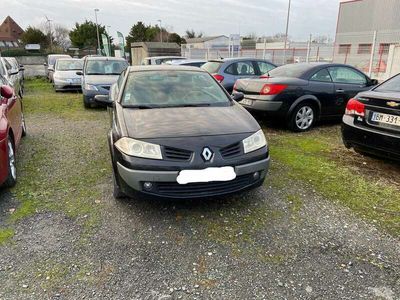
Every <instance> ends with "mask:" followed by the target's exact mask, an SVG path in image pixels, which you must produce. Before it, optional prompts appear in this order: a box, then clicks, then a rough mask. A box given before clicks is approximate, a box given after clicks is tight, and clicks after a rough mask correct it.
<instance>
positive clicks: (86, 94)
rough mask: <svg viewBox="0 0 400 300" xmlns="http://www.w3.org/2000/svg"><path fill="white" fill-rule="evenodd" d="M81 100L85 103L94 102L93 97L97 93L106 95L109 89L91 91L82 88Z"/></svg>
mask: <svg viewBox="0 0 400 300" xmlns="http://www.w3.org/2000/svg"><path fill="white" fill-rule="evenodd" d="M82 94H83V101H85V103H87V104H96V102H95V100H94V97H95V96H97V95H108V94H109V91H107V90H104V91H92V90H85V89H84V90H82Z"/></svg>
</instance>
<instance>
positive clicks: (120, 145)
mask: <svg viewBox="0 0 400 300" xmlns="http://www.w3.org/2000/svg"><path fill="white" fill-rule="evenodd" d="M114 145H115V147H117V149H118V150H119V151H121V152H123V153H125V154H126V155H129V156H136V157H143V158H151V159H162V154H161V147H160V145H157V144H151V143H146V142H142V141H138V140H135V139H131V138H127V137H123V138H121V139H119V140H118V141H116V142H115V144H114Z"/></svg>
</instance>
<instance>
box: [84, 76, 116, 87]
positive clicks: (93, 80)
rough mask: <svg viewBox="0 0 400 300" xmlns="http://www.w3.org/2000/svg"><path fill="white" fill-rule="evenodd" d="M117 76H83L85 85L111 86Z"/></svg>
mask: <svg viewBox="0 0 400 300" xmlns="http://www.w3.org/2000/svg"><path fill="white" fill-rule="evenodd" d="M118 77H119V75H85V83H88V84H95V85H96V84H107V85H112V84H114V83H116V82H117V80H118Z"/></svg>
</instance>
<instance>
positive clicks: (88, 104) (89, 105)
mask: <svg viewBox="0 0 400 300" xmlns="http://www.w3.org/2000/svg"><path fill="white" fill-rule="evenodd" d="M83 106H84V107H85V108H91V107H92V105H91V104H90V103H89V102H87V101H86V99H85V97H83Z"/></svg>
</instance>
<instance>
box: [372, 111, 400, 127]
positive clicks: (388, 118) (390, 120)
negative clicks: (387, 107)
mask: <svg viewBox="0 0 400 300" xmlns="http://www.w3.org/2000/svg"><path fill="white" fill-rule="evenodd" d="M371 120H372V121H374V122H378V123H384V124H390V125H395V126H400V116H394V115H388V114H382V113H376V112H374V113H373V114H372V118H371Z"/></svg>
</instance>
